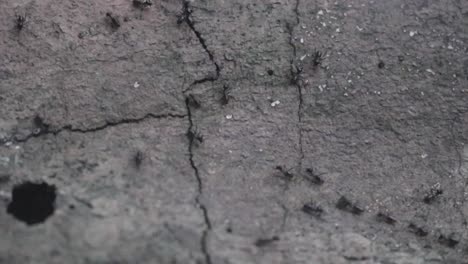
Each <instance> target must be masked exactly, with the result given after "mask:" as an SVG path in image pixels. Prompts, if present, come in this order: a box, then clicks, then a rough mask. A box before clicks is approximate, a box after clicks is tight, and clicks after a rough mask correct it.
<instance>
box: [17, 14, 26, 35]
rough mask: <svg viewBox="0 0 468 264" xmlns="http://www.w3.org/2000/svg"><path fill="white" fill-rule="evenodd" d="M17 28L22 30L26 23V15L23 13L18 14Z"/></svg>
mask: <svg viewBox="0 0 468 264" xmlns="http://www.w3.org/2000/svg"><path fill="white" fill-rule="evenodd" d="M15 20H16V29H17V30H18V31H21V30H22V29H23V27H24V25H25V24H26V17H25V16H22V15H16V19H15Z"/></svg>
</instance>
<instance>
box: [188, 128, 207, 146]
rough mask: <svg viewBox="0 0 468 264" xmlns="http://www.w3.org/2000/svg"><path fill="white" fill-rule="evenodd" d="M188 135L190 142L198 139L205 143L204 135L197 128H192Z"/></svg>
mask: <svg viewBox="0 0 468 264" xmlns="http://www.w3.org/2000/svg"><path fill="white" fill-rule="evenodd" d="M186 135H187V138H188V139H189V141H190V142H194V141H195V140H196V141H198V142H199V143H203V135H202V134H201V133H200V132H199V131H198V130H197V128H195V129H192V128H190V129H189V130H188V131H187V134H186Z"/></svg>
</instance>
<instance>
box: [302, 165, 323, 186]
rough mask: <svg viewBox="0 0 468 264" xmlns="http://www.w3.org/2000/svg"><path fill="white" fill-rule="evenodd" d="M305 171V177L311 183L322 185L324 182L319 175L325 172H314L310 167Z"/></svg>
mask: <svg viewBox="0 0 468 264" xmlns="http://www.w3.org/2000/svg"><path fill="white" fill-rule="evenodd" d="M306 172H307V175H306V176H305V178H306V180H308V181H309V182H311V183H312V184H315V185H322V184H323V183H324V181H323V179H322V178H320V176H321V175H323V174H325V173H321V174H315V172H314V169H311V168H309V169H306Z"/></svg>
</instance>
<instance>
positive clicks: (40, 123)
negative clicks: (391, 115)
mask: <svg viewBox="0 0 468 264" xmlns="http://www.w3.org/2000/svg"><path fill="white" fill-rule="evenodd" d="M33 123H34V126H35V127H36V129H34V134H36V135H37V134H40V133H47V131H49V125H48V124H46V123H44V120H43V119H42V118H41V117H40V116H39V115H36V116H35V117H34V120H33Z"/></svg>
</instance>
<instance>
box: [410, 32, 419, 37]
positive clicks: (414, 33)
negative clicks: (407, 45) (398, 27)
mask: <svg viewBox="0 0 468 264" xmlns="http://www.w3.org/2000/svg"><path fill="white" fill-rule="evenodd" d="M417 33H418V32H417V31H410V32H409V35H410V37H413V36H414V35H416V34H417Z"/></svg>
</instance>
